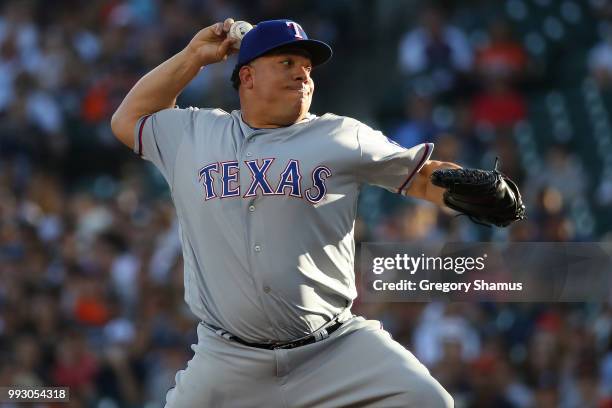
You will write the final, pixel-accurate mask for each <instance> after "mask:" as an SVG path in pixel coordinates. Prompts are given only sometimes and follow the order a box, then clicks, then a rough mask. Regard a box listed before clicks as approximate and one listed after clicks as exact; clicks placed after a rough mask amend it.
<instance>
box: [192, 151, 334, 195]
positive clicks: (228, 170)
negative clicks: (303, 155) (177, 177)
mask: <svg viewBox="0 0 612 408" xmlns="http://www.w3.org/2000/svg"><path fill="white" fill-rule="evenodd" d="M274 160H275V158H267V159H262V160H246V161H245V162H244V163H245V164H246V168H247V169H248V170H249V173H250V175H251V183H250V184H249V186H248V188H247V189H246V190H245V193H244V195H242V198H249V197H256V196H258V195H262V196H268V195H269V196H273V195H283V196H284V195H287V196H289V197H295V198H303V199H305V200H306V201H308V202H309V203H311V204H316V203H318V202H320V201H321V200H323V198H324V197H325V194H326V193H327V186H326V185H325V180H327V179H328V178H329V177H331V176H332V172H331V170H330V169H329V168H328V167H326V166H322V165H321V166H317V167H315V168H314V169H313V170H312V173H311V179H312V185H311V186H309V187H308V188H306V189H304V188H303V186H302V178H303V177H302V172H301V171H300V162H299V160H295V159H289V161H288V162H287V165H286V166H285V168H284V170H283V171H282V172H281V173H280V175H279V178H278V180H279V181H278V183H276V188H274V186H273V185H272V184H270V181H269V180H270V176H269V175H268V170H269V169H270V166H271V165H272V163H273V162H274ZM213 173H214V174H213ZM239 175H240V166H239V164H238V162H237V161H226V162H214V163H210V164H207V165H206V166H204V167H202V168H201V169H200V170H198V181H199V182H200V183H201V184H202V186H203V187H204V201H208V200H211V199H213V198H231V197H240V196H241V194H242V193H241V186H240V181H239V180H240V178H239ZM217 177H220V180H221V191H220V194H217V191H216V190H215V179H216V178H217Z"/></svg>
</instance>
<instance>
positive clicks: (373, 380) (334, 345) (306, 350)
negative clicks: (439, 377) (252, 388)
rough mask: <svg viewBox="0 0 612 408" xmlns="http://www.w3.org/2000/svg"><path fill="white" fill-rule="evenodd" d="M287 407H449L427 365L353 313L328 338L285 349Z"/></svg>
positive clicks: (377, 326)
mask: <svg viewBox="0 0 612 408" xmlns="http://www.w3.org/2000/svg"><path fill="white" fill-rule="evenodd" d="M288 352H289V353H288V355H287V360H288V372H287V374H286V378H285V379H284V389H285V390H286V399H287V401H288V403H289V406H291V407H295V408H298V407H317V408H319V407H320V408H324V407H329V408H332V407H333V408H338V407H381V408H393V407H398V408H399V407H402V408H406V407H410V408H447V407H453V406H454V404H453V399H452V397H451V396H450V394H448V392H446V390H444V388H443V387H442V386H441V385H440V383H438V381H436V380H435V379H434V378H433V377H432V376H431V375H430V374H429V371H428V370H427V368H426V367H425V366H424V365H423V364H421V363H420V362H419V361H418V360H417V359H416V357H414V355H413V354H412V353H410V352H409V351H408V350H406V349H405V348H404V347H403V346H402V345H400V344H399V343H397V342H396V341H394V340H393V339H392V338H391V336H390V335H389V333H387V332H386V331H385V330H383V329H382V328H381V326H380V323H379V322H378V321H374V320H365V319H363V318H362V317H356V318H353V319H351V320H350V321H348V322H347V323H345V324H344V325H343V326H342V327H341V328H340V329H339V330H338V331H336V332H335V333H333V334H332V335H331V336H330V338H329V339H326V340H324V341H321V342H318V343H315V344H312V345H308V346H304V347H300V348H297V349H292V350H288Z"/></svg>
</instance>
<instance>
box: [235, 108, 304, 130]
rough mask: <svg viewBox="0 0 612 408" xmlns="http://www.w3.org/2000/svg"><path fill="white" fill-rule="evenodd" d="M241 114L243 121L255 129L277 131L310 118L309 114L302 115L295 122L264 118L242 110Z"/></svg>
mask: <svg viewBox="0 0 612 408" xmlns="http://www.w3.org/2000/svg"><path fill="white" fill-rule="evenodd" d="M240 112H241V115H242V121H243V122H244V123H246V124H247V125H248V126H249V127H251V128H254V129H276V128H280V127H287V126H291V125H293V124H295V123H299V122H301V121H303V120H304V119H305V118H306V117H308V112H304V113H302V114H301V115H300V116H298V117H297V118H296V119H295V120H282V119H273V118H266V117H264V116H259V115H254V114H252V113H251V112H250V111H249V110H245V109H242V110H241V111H240Z"/></svg>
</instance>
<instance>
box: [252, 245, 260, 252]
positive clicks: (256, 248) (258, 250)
mask: <svg viewBox="0 0 612 408" xmlns="http://www.w3.org/2000/svg"><path fill="white" fill-rule="evenodd" d="M253 249H254V250H255V252H261V247H260V246H259V245H255V246H254V247H253Z"/></svg>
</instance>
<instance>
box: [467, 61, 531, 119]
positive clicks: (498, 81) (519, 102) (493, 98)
mask: <svg viewBox="0 0 612 408" xmlns="http://www.w3.org/2000/svg"><path fill="white" fill-rule="evenodd" d="M483 80H484V89H483V90H482V91H480V92H479V93H478V94H477V95H476V96H475V97H474V100H473V101H472V117H473V120H474V124H475V125H476V126H477V127H479V126H480V127H483V126H484V127H489V128H491V127H492V128H493V129H498V128H506V129H507V128H510V127H511V126H512V125H514V124H515V123H517V122H518V121H521V120H523V119H525V117H526V115H527V103H526V102H525V98H524V96H523V95H521V94H520V93H518V92H517V91H515V90H513V89H512V87H511V85H510V83H509V82H508V80H507V78H505V77H504V76H500V75H499V74H498V73H489V75H488V76H487V77H486V78H484V79H483Z"/></svg>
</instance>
